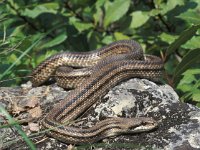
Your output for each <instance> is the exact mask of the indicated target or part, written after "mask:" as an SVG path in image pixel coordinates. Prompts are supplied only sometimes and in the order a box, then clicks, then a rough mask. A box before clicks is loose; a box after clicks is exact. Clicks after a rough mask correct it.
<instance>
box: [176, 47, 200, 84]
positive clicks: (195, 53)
mask: <svg viewBox="0 0 200 150" xmlns="http://www.w3.org/2000/svg"><path fill="white" fill-rule="evenodd" d="M199 58H200V49H195V50H191V51H189V52H188V54H187V55H185V57H183V59H182V61H181V62H180V63H179V65H178V66H177V67H176V70H175V73H174V81H175V82H176V83H178V82H179V80H180V78H181V74H182V73H183V72H184V71H186V70H187V69H188V68H189V67H190V66H191V65H193V64H195V62H196V61H197V60H199Z"/></svg>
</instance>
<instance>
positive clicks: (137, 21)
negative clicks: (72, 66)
mask: <svg viewBox="0 0 200 150" xmlns="http://www.w3.org/2000/svg"><path fill="white" fill-rule="evenodd" d="M199 28H200V1H199V0H145V1H140V0H132V1H131V0H96V1H94V0H71V1H67V0H32V1H30V0H15V1H14V0H1V1H0V61H1V64H0V72H1V74H0V86H17V85H20V84H21V83H23V82H25V81H27V80H29V77H28V75H29V74H30V73H31V70H32V69H33V68H35V67H36V66H37V65H38V64H39V63H40V62H41V61H42V60H44V59H46V58H47V57H49V56H51V55H53V54H55V53H57V52H61V51H88V50H94V49H97V48H100V47H102V46H104V45H106V44H109V43H111V42H113V41H117V40H122V39H134V40H136V41H137V42H139V43H140V44H141V45H142V47H143V49H144V51H145V53H148V54H154V55H158V56H160V57H161V58H162V59H163V62H164V63H165V72H164V82H166V83H168V84H170V85H171V86H172V87H173V88H174V89H175V90H176V91H177V92H178V94H179V96H180V99H181V100H182V101H185V102H190V103H193V104H195V105H197V106H199V107H200V80H199V79H200V65H199V64H200V30H199Z"/></svg>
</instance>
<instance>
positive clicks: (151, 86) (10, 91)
mask: <svg viewBox="0 0 200 150" xmlns="http://www.w3.org/2000/svg"><path fill="white" fill-rule="evenodd" d="M67 94H68V92H66V91H65V90H63V89H62V88H60V87H57V86H56V85H50V86H41V87H36V88H32V87H31V84H30V83H27V84H25V85H22V87H18V88H3V87H2V88H0V105H1V106H3V107H4V108H5V109H6V110H7V111H9V113H10V114H12V115H13V116H14V117H15V118H17V119H18V120H22V119H24V120H25V122H24V123H23V124H22V128H23V130H24V131H25V132H26V133H27V134H28V135H30V134H32V133H34V132H36V133H38V132H39V133H40V134H39V135H35V136H34V137H33V138H32V141H33V142H34V143H36V147H37V148H38V149H67V148H68V149H70V148H73V147H74V146H72V145H66V144H64V143H61V142H59V141H57V140H54V139H53V138H48V137H46V136H44V133H41V131H42V129H41V125H40V124H39V123H40V122H41V119H42V118H43V116H44V115H45V114H46V113H48V111H49V110H50V109H51V108H52V107H53V104H54V103H57V102H58V101H59V100H62V99H64V97H65V96H67ZM108 116H109V117H110V116H120V117H140V116H145V117H152V118H154V119H155V120H156V121H157V122H158V124H159V127H158V128H157V129H155V130H154V131H151V132H148V133H140V134H134V135H122V136H118V137H113V138H107V139H105V140H103V141H102V142H100V143H98V144H88V145H87V144H86V145H82V146H75V147H77V148H78V149H98V150H99V149H102V150H103V149H165V150H171V149H174V150H183V149H184V150H193V149H194V150H195V149H200V109H199V108H197V107H195V106H193V105H190V104H186V103H182V102H180V101H179V97H178V96H177V94H176V93H175V92H174V90H173V89H172V88H171V87H170V86H168V85H157V84H155V83H153V82H151V81H148V80H145V79H130V80H128V81H126V82H123V83H121V84H119V85H118V86H115V87H114V88H113V89H111V90H110V91H109V92H108V93H107V95H105V96H104V97H103V98H102V99H101V100H100V101H98V102H97V104H95V105H94V106H93V107H91V108H90V110H89V111H86V113H84V115H83V116H82V117H81V119H80V121H79V122H78V123H77V126H92V125H93V124H94V122H96V121H98V120H99V119H100V120H101V119H103V118H105V117H108ZM29 119H30V120H31V121H29ZM3 121H5V116H4V114H3V113H0V123H1V122H3ZM4 123H5V122H4ZM39 129H40V131H39ZM19 137H20V136H19V135H18V133H17V132H16V130H15V128H14V127H12V128H1V129H0V147H1V149H3V148H4V149H5V147H7V149H20V150H21V149H28V147H27V145H26V144H25V143H23V142H22V141H17V144H16V143H13V141H14V139H19Z"/></svg>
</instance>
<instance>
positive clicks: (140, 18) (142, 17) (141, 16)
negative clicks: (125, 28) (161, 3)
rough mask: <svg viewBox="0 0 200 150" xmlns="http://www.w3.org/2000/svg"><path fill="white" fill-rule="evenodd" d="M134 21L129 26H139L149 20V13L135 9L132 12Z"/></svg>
mask: <svg viewBox="0 0 200 150" xmlns="http://www.w3.org/2000/svg"><path fill="white" fill-rule="evenodd" d="M131 17H132V21H131V24H130V27H129V28H138V27H140V26H142V25H143V24H145V23H146V22H147V21H148V20H149V15H148V13H145V12H142V11H134V12H133V13H131Z"/></svg>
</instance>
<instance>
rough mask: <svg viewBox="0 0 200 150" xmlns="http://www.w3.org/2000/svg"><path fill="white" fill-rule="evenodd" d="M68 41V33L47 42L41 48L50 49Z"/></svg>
mask: <svg viewBox="0 0 200 150" xmlns="http://www.w3.org/2000/svg"><path fill="white" fill-rule="evenodd" d="M66 39H67V35H66V32H63V33H62V34H60V35H59V36H57V37H56V38H54V39H52V40H50V41H48V42H46V43H45V44H43V45H42V46H41V49H42V48H50V47H53V46H56V45H58V44H60V43H62V42H64V41H65V40H66Z"/></svg>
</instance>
